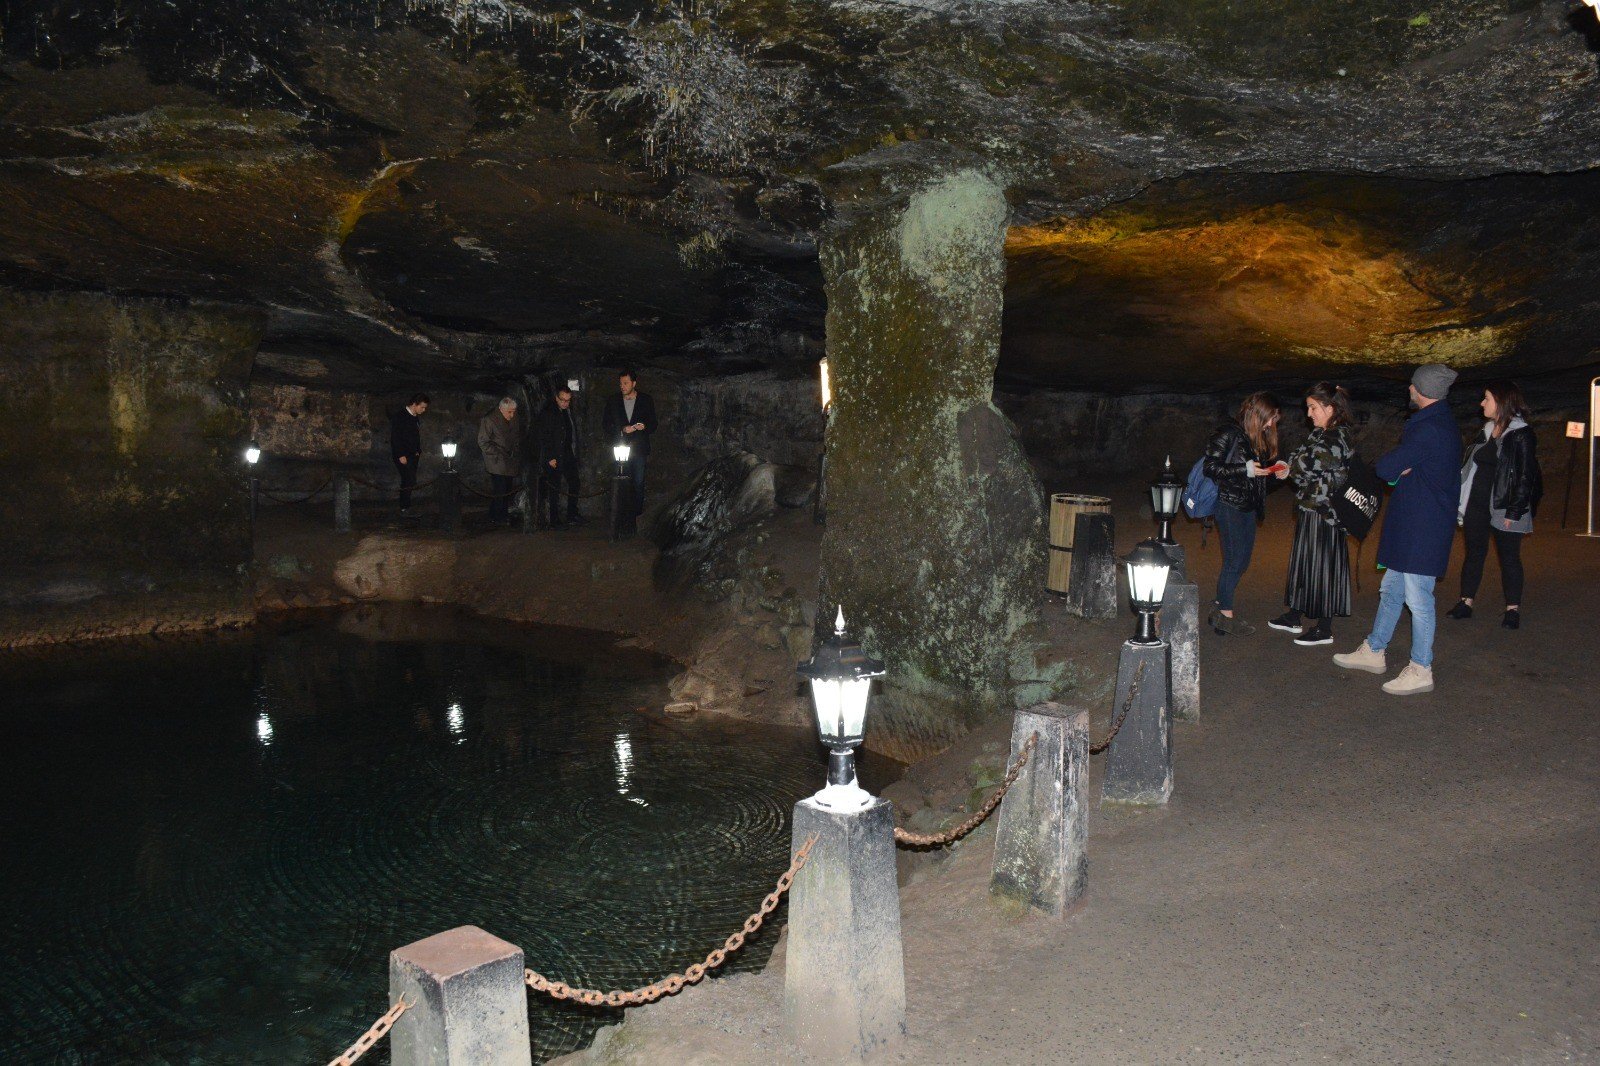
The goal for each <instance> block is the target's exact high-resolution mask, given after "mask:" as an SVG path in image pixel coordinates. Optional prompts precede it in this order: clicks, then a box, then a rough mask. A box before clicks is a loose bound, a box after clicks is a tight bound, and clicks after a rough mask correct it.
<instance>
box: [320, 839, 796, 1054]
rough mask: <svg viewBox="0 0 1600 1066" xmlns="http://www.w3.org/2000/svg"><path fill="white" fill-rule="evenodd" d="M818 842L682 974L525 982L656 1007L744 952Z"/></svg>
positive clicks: (569, 995) (594, 1002) (581, 998)
mask: <svg viewBox="0 0 1600 1066" xmlns="http://www.w3.org/2000/svg"><path fill="white" fill-rule="evenodd" d="M816 842H817V835H816V834H815V833H813V834H811V835H810V836H809V837H807V838H806V842H805V843H804V844H801V845H800V847H799V849H798V850H797V851H796V852H795V853H794V861H793V862H791V863H789V868H788V869H787V870H785V871H784V873H783V876H782V877H780V878H778V884H777V886H776V887H775V888H773V890H772V891H771V892H769V893H767V896H766V898H765V899H763V900H762V901H761V906H760V907H759V908H758V909H757V910H756V911H755V912H754V913H752V914H751V915H750V917H748V918H746V919H745V920H744V925H743V926H742V927H740V928H739V929H736V930H735V931H734V932H733V933H732V934H731V935H730V936H729V937H728V939H727V940H724V941H723V942H722V946H721V947H720V948H717V949H716V950H715V951H713V952H711V954H709V955H707V956H706V958H705V961H704V962H697V963H695V964H694V965H693V966H690V967H689V968H688V969H687V970H685V971H683V973H681V974H678V973H675V974H672V975H670V976H667V977H663V978H662V979H661V980H659V981H654V982H652V983H650V984H648V985H645V986H644V987H642V988H635V989H633V990H632V991H631V992H623V991H619V990H616V989H613V990H612V991H610V992H601V991H598V990H597V989H593V988H573V987H572V986H571V985H569V984H567V983H566V982H565V981H552V980H550V978H548V977H546V976H545V975H544V974H542V973H536V972H534V971H533V970H524V971H523V979H524V981H526V982H527V985H528V987H529V988H531V989H533V990H534V991H535V992H544V993H546V994H547V995H549V996H551V997H552V998H554V999H571V1000H576V1001H577V1002H579V1003H582V1004H583V1005H584V1006H586V1007H637V1006H639V1005H641V1004H644V1003H654V1002H655V1001H656V1000H658V999H660V998H661V997H662V996H670V995H673V994H674V993H676V992H678V991H679V990H680V989H682V988H683V986H684V985H692V984H696V983H698V982H699V981H700V980H701V979H702V978H703V977H705V975H706V974H708V973H710V972H711V971H712V970H715V969H716V968H717V967H718V966H721V965H722V964H723V963H724V962H726V961H727V958H728V956H729V955H731V954H733V953H734V952H735V951H738V950H739V949H740V948H742V947H743V946H744V942H745V938H746V937H749V936H754V935H755V933H756V930H758V929H760V928H761V925H762V923H763V922H765V921H766V920H767V915H769V914H771V913H772V912H773V911H775V910H777V909H778V901H779V900H781V899H783V894H784V893H785V892H787V891H789V886H790V885H792V884H794V877H795V874H797V873H799V872H800V870H801V868H802V867H804V866H805V864H806V859H808V858H809V857H810V856H811V848H812V846H813V845H815V844H816ZM330 1066H332V1064H330Z"/></svg>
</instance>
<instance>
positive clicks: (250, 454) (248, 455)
mask: <svg viewBox="0 0 1600 1066" xmlns="http://www.w3.org/2000/svg"><path fill="white" fill-rule="evenodd" d="M244 461H245V462H247V463H249V464H250V465H251V466H255V465H256V464H257V463H259V462H260V461H261V445H259V444H257V443H256V442H255V441H251V442H250V443H249V444H246V445H245V446H244Z"/></svg>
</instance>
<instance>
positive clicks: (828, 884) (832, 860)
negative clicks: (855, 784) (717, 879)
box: [783, 799, 906, 1062]
mask: <svg viewBox="0 0 1600 1066" xmlns="http://www.w3.org/2000/svg"><path fill="white" fill-rule="evenodd" d="M813 833H815V834H816V835H817V842H816V844H814V845H813V846H812V848H811V856H810V858H809V859H807V861H806V865H805V867H804V868H803V869H801V871H800V873H799V874H798V875H797V876H796V877H795V879H794V885H793V887H791V888H790V889H789V930H788V937H789V946H788V954H787V956H786V959H785V962H784V975H783V1005H784V1012H785V1014H786V1016H787V1018H788V1022H789V1026H790V1029H791V1031H792V1033H793V1035H794V1039H795V1042H796V1043H797V1044H798V1045H799V1046H800V1049H801V1051H802V1052H803V1053H804V1054H806V1055H808V1056H810V1057H812V1058H814V1059H815V1060H816V1061H819V1062H839V1061H844V1060H854V1059H860V1058H862V1057H863V1056H865V1055H867V1054H870V1053H872V1052H874V1051H878V1050H881V1049H883V1048H885V1047H888V1046H890V1045H891V1044H893V1043H895V1042H896V1041H897V1040H899V1038H900V1037H901V1036H903V1035H904V1034H905V1028H906V985H905V964H904V960H903V957H902V954H901V948H900V888H899V885H898V884H896V882H895V861H894V807H893V805H892V804H890V803H889V802H888V801H887V800H883V799H876V800H874V801H873V803H872V806H870V807H868V808H867V809H866V810H864V811H859V812H855V813H848V814H841V813H838V812H835V811H829V810H826V809H824V808H822V807H819V806H817V805H816V804H815V803H813V802H812V801H811V800H809V799H803V800H801V801H800V802H799V803H797V804H795V806H794V844H793V847H794V849H795V850H799V847H800V845H801V844H802V843H804V842H805V840H806V838H807V837H809V836H811V835H812V834H813Z"/></svg>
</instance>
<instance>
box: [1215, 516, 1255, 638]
mask: <svg viewBox="0 0 1600 1066" xmlns="http://www.w3.org/2000/svg"><path fill="white" fill-rule="evenodd" d="M1216 518H1217V536H1218V537H1219V538H1220V539H1221V541H1222V573H1220V574H1218V575H1217V606H1218V607H1220V608H1221V609H1222V610H1224V611H1231V610H1233V590H1234V589H1236V588H1238V587H1239V579H1240V578H1241V577H1244V572H1245V570H1247V569H1248V568H1249V566H1250V553H1251V552H1253V551H1255V547H1256V513H1255V512H1254V511H1241V510H1239V508H1237V507H1231V506H1229V505H1228V504H1225V503H1223V502H1222V501H1221V500H1218V501H1217V515H1216Z"/></svg>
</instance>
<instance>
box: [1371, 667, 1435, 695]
mask: <svg viewBox="0 0 1600 1066" xmlns="http://www.w3.org/2000/svg"><path fill="white" fill-rule="evenodd" d="M1383 691H1385V692H1387V693H1388V694H1389V695H1391V696H1415V695H1417V694H1418V693H1419V692H1432V691H1433V670H1432V668H1431V667H1427V666H1418V665H1417V664H1416V663H1406V668H1405V669H1404V670H1402V671H1400V672H1399V673H1398V674H1396V675H1395V676H1394V679H1393V680H1391V681H1385V682H1384V683H1383Z"/></svg>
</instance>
